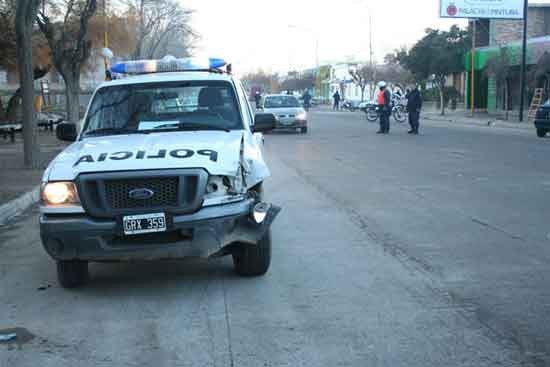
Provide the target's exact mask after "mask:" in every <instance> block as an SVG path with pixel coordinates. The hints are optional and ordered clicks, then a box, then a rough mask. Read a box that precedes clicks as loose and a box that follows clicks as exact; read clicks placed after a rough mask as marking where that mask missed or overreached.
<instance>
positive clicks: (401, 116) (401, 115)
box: [393, 107, 407, 124]
mask: <svg viewBox="0 0 550 367" xmlns="http://www.w3.org/2000/svg"><path fill="white" fill-rule="evenodd" d="M393 118H394V119H395V121H397V122H399V123H400V124H401V123H403V122H405V120H406V119H407V114H406V113H405V109H404V108H402V107H398V108H396V109H395V110H394V111H393Z"/></svg>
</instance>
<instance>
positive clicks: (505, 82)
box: [504, 79, 509, 121]
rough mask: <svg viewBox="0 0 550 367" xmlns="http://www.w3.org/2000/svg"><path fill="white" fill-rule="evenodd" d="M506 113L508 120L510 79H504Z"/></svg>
mask: <svg viewBox="0 0 550 367" xmlns="http://www.w3.org/2000/svg"><path fill="white" fill-rule="evenodd" d="M504 111H505V112H504V115H505V119H506V121H508V113H509V112H508V79H506V80H505V81H504Z"/></svg>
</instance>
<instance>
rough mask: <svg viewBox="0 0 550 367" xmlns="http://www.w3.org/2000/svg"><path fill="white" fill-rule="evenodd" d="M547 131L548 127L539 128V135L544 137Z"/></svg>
mask: <svg viewBox="0 0 550 367" xmlns="http://www.w3.org/2000/svg"><path fill="white" fill-rule="evenodd" d="M547 132H548V130H546V129H537V136H538V137H539V138H544V137H545V136H546V133H547Z"/></svg>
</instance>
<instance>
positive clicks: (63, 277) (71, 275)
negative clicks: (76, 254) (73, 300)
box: [57, 260, 88, 288]
mask: <svg viewBox="0 0 550 367" xmlns="http://www.w3.org/2000/svg"><path fill="white" fill-rule="evenodd" d="M57 279H58V280H59V283H60V284H61V286H62V287H63V288H76V287H78V286H80V285H82V284H84V283H86V282H87V281H88V262H87V261H78V260H60V261H58V262H57Z"/></svg>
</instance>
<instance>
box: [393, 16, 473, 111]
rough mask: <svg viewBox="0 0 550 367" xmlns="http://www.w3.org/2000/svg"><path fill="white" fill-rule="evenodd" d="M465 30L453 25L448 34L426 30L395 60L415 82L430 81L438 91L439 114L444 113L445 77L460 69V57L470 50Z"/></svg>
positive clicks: (468, 36)
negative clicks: (419, 38)
mask: <svg viewBox="0 0 550 367" xmlns="http://www.w3.org/2000/svg"><path fill="white" fill-rule="evenodd" d="M470 44H471V42H470V35H469V33H468V31H466V30H462V29H460V28H459V27H458V26H456V25H454V26H452V27H451V29H450V30H449V31H441V30H437V29H427V30H426V35H425V36H424V38H422V39H421V40H420V41H418V42H417V43H416V44H415V45H414V46H413V47H412V48H411V50H410V51H409V52H400V53H399V54H398V55H397V60H398V61H399V63H400V64H401V65H403V66H404V67H405V68H406V69H407V70H409V71H410V72H411V73H412V74H413V75H414V77H415V78H416V79H417V80H419V81H428V80H432V81H433V82H434V84H435V85H436V87H437V89H438V91H439V97H440V101H441V114H442V115H444V114H445V95H444V93H445V92H444V90H445V89H444V88H445V82H446V79H447V76H448V75H449V74H451V73H453V72H457V71H462V70H464V55H465V54H466V52H467V51H468V49H469V47H470Z"/></svg>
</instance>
